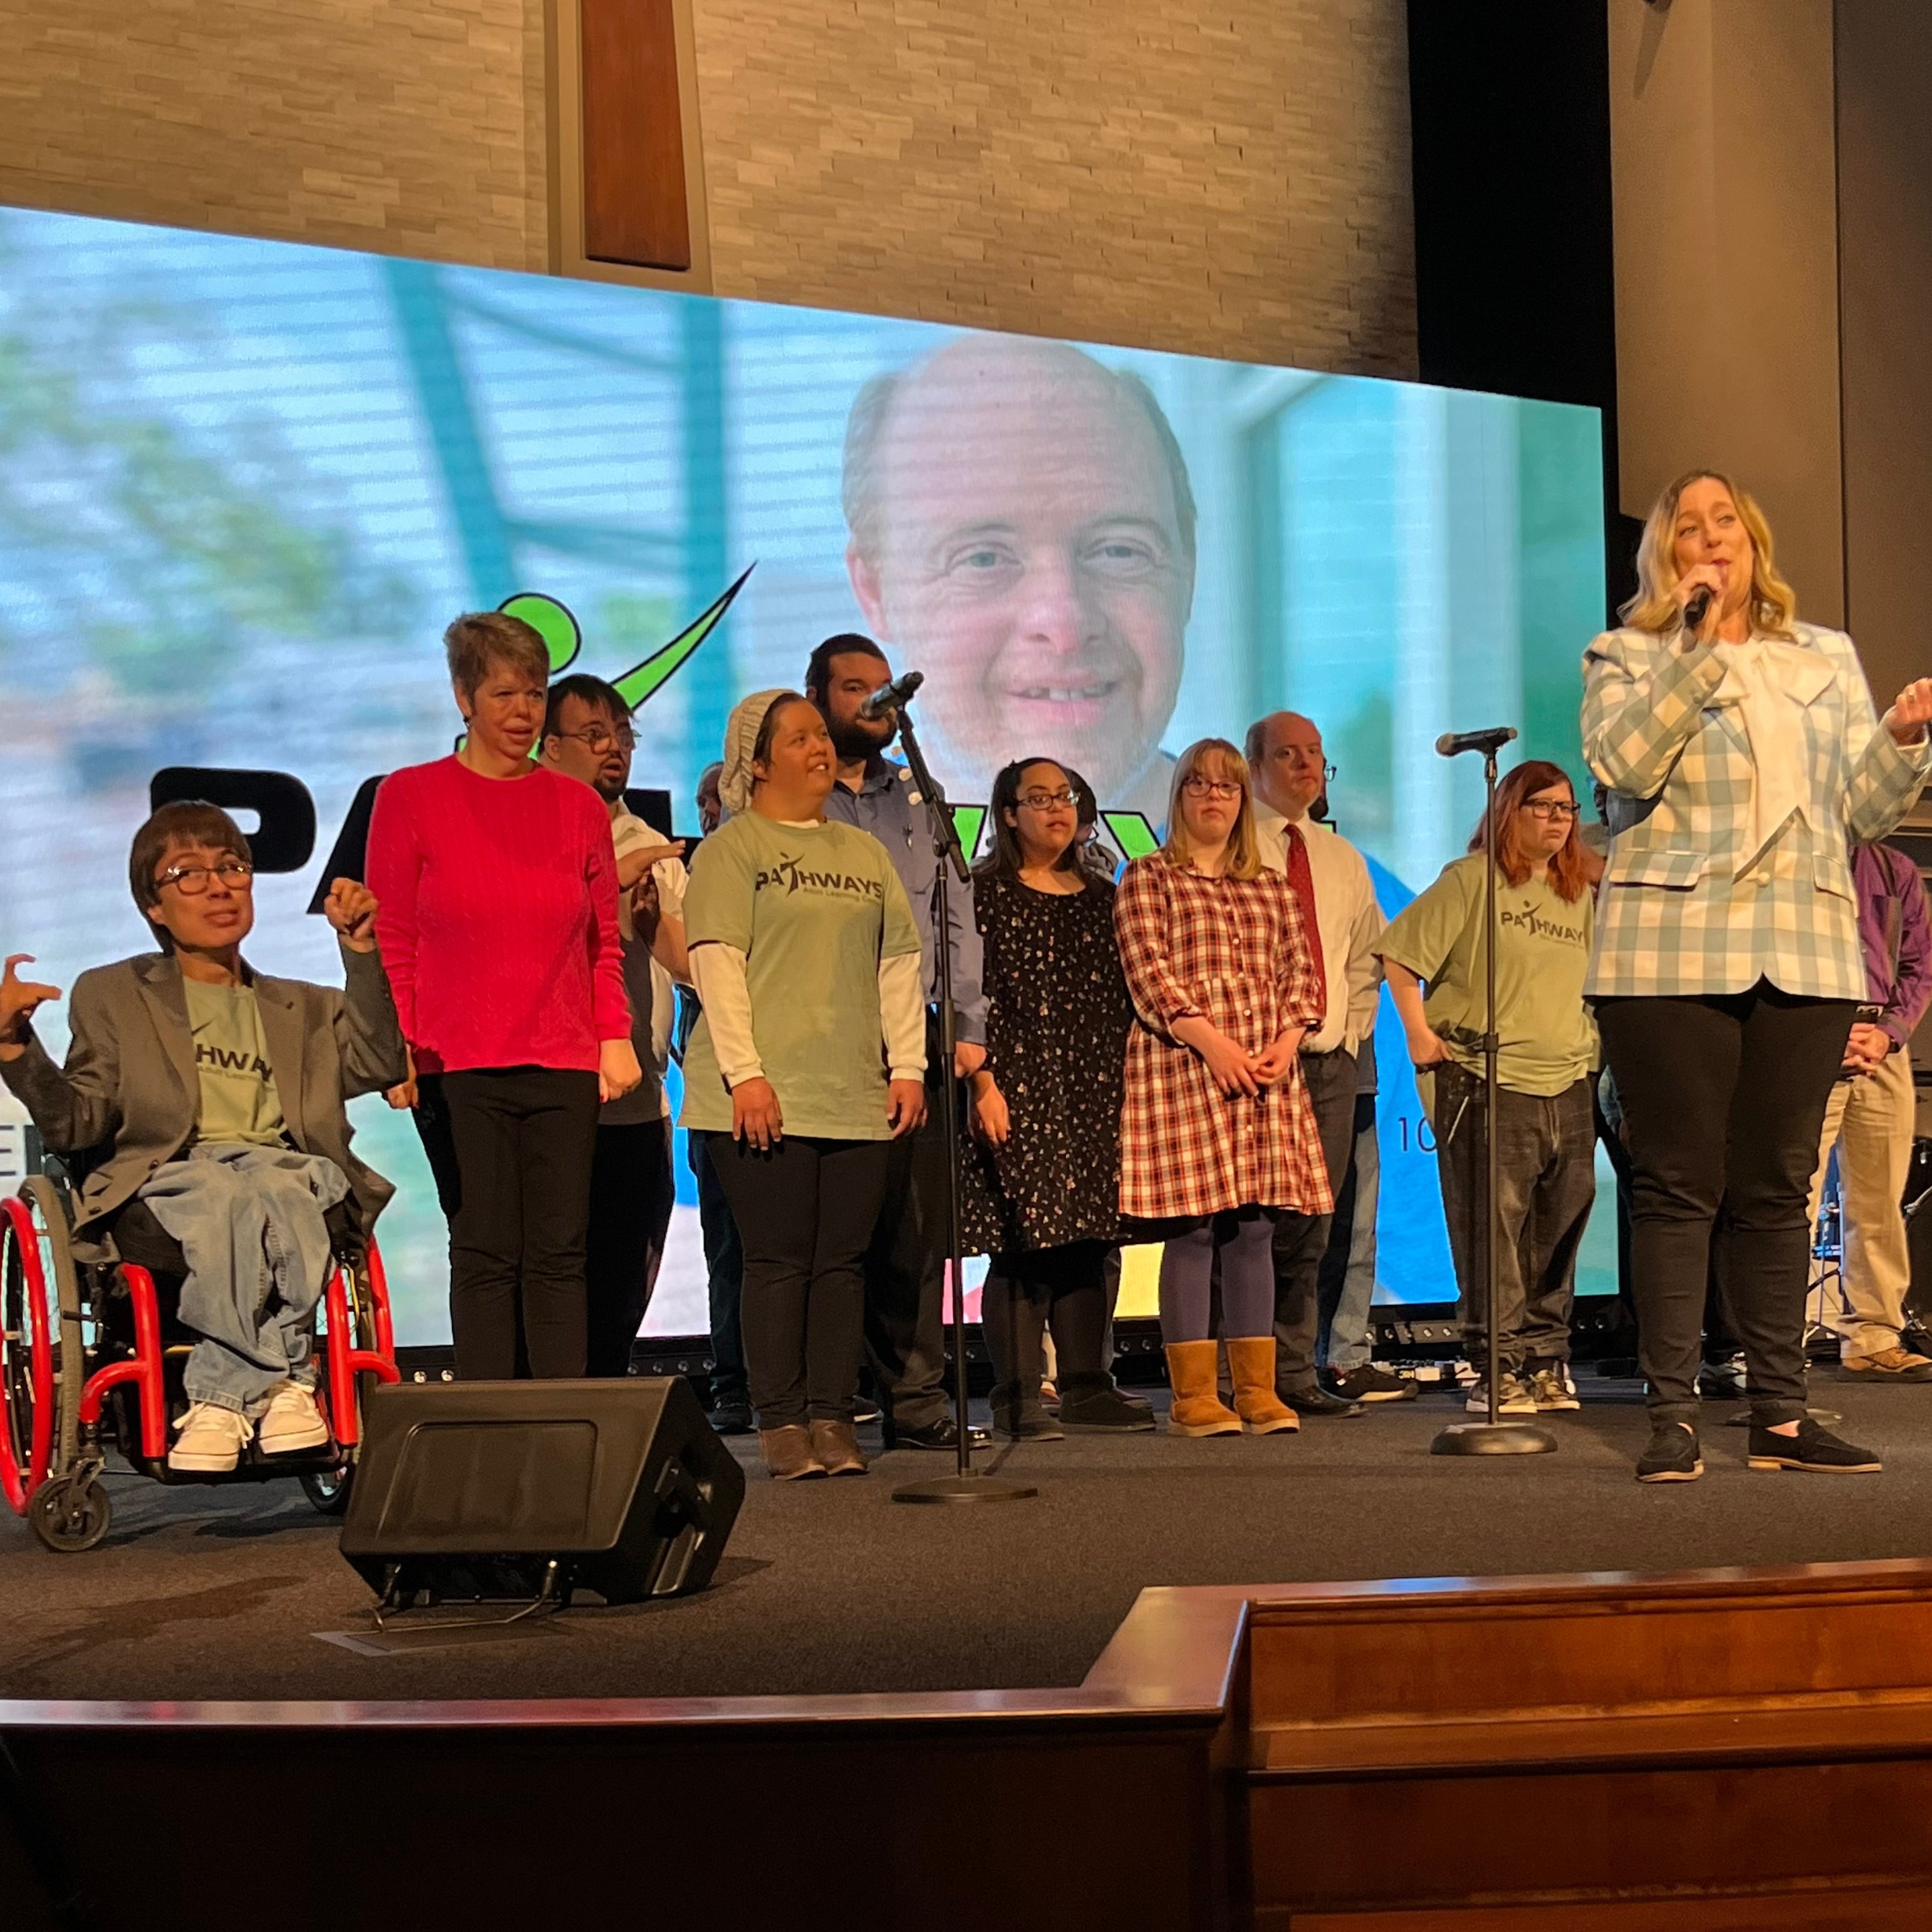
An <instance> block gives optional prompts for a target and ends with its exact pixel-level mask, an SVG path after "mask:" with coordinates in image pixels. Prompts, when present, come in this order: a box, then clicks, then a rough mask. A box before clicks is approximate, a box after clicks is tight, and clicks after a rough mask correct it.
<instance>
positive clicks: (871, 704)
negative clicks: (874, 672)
mask: <svg viewBox="0 0 1932 1932" xmlns="http://www.w3.org/2000/svg"><path fill="white" fill-rule="evenodd" d="M924 682H926V673H925V672H924V671H922V670H908V671H903V672H901V673H900V674H899V676H897V677H895V678H894V679H892V682H891V683H890V684H882V685H880V686H879V688H878V689H877V691H874V692H873V693H872V694H871V697H868V698H867V699H866V700H865V701H864V703H862V704H861V705H860V706H859V716H860V717H861V718H864V719H865V720H866V721H867V722H868V723H870V722H871V721H872V720H873V719H874V718H883V717H886V716H887V715H889V713H891V712H895V711H896V710H897V709H898V708H899V706H901V704H903V703H905V701H906V700H907V699H908V698H909V697H911V695H912V694H913V692H914V691H916V690H917V689H918V688H919V686H920V685H922V684H923V683H924Z"/></svg>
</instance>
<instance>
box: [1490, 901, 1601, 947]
mask: <svg viewBox="0 0 1932 1932" xmlns="http://www.w3.org/2000/svg"><path fill="white" fill-rule="evenodd" d="M1498 919H1499V922H1500V923H1501V924H1502V925H1504V926H1514V927H1515V928H1516V929H1517V931H1519V932H1522V933H1523V934H1525V935H1527V936H1528V937H1529V938H1532V939H1553V940H1554V941H1556V943H1557V944H1559V946H1584V945H1587V944H1589V941H1587V940H1586V939H1585V938H1584V937H1583V928H1582V927H1581V926H1564V925H1562V924H1560V923H1559V922H1558V921H1556V919H1545V918H1544V917H1543V916H1542V915H1541V913H1536V912H1533V911H1532V910H1529V907H1525V908H1524V909H1523V910H1522V911H1521V912H1511V911H1509V910H1508V909H1507V908H1504V909H1503V910H1501V911H1499V914H1498Z"/></svg>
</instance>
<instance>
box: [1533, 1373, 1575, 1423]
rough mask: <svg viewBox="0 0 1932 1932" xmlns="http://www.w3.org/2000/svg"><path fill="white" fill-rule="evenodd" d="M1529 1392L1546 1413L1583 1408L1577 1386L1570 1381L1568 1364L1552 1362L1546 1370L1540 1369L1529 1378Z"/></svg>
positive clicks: (1539, 1407)
mask: <svg viewBox="0 0 1932 1932" xmlns="http://www.w3.org/2000/svg"><path fill="white" fill-rule="evenodd" d="M1529 1392H1530V1394H1531V1395H1532V1397H1535V1402H1536V1406H1537V1407H1538V1409H1541V1410H1543V1411H1544V1412H1548V1411H1550V1410H1552V1409H1581V1408H1582V1407H1583V1403H1581V1402H1580V1401H1579V1400H1577V1385H1576V1384H1575V1383H1574V1382H1572V1381H1571V1379H1570V1365H1569V1364H1568V1363H1567V1362H1553V1363H1551V1364H1550V1366H1549V1367H1547V1368H1541V1369H1538V1370H1537V1372H1536V1373H1535V1375H1533V1376H1531V1377H1530V1379H1529Z"/></svg>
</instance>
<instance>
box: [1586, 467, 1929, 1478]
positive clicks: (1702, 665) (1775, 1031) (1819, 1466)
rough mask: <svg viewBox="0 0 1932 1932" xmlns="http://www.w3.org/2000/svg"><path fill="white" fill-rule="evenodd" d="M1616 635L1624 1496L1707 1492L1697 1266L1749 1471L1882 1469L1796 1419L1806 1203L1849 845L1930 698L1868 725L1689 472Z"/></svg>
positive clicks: (1613, 975) (1844, 915) (1869, 829)
mask: <svg viewBox="0 0 1932 1932" xmlns="http://www.w3.org/2000/svg"><path fill="white" fill-rule="evenodd" d="M1637 571H1638V577H1639V584H1640V587H1639V590H1638V594H1637V596H1636V597H1635V598H1634V599H1633V600H1632V601H1631V603H1630V604H1628V606H1626V607H1625V625H1624V628H1622V629H1621V630H1618V631H1610V632H1609V633H1607V634H1605V635H1604V636H1602V637H1598V639H1597V640H1596V641H1595V643H1592V645H1591V646H1590V648H1589V651H1588V652H1586V654H1585V657H1584V660H1583V664H1584V679H1585V684H1584V696H1583V749H1584V755H1585V757H1586V758H1587V759H1588V760H1589V764H1590V767H1591V769H1592V771H1594V772H1595V774H1596V775H1597V776H1598V778H1600V779H1601V781H1603V784H1604V786H1605V787H1606V788H1607V794H1608V802H1609V823H1610V831H1611V834H1612V840H1611V846H1610V862H1609V865H1608V868H1607V870H1606V872H1605V874H1604V883H1603V886H1602V891H1601V899H1600V902H1599V904H1598V914H1597V942H1596V951H1595V956H1594V958H1593V959H1592V964H1591V968H1590V973H1589V979H1588V980H1587V982H1586V986H1585V992H1586V997H1588V998H1590V999H1591V1000H1592V1001H1593V1002H1594V1003H1595V1008H1596V1015H1597V1024H1598V1029H1599V1031H1601V1035H1602V1037H1603V1043H1604V1054H1605V1056H1606V1058H1607V1060H1608V1061H1609V1064H1610V1070H1611V1072H1612V1073H1613V1075H1614V1076H1615V1078H1616V1084H1617V1091H1618V1093H1619V1095H1620V1096H1621V1097H1622V1102H1623V1106H1624V1109H1625V1117H1626V1119H1627V1121H1628V1131H1629V1143H1630V1153H1631V1167H1632V1171H1633V1176H1632V1201H1631V1242H1632V1254H1631V1276H1632V1287H1633V1291H1634V1296H1635V1299H1636V1303H1637V1320H1638V1327H1639V1332H1640V1353H1641V1359H1642V1361H1643V1373H1644V1376H1645V1378H1646V1382H1648V1384H1649V1403H1650V1415H1651V1421H1652V1439H1651V1442H1650V1445H1649V1448H1647V1449H1646V1451H1645V1452H1644V1454H1643V1457H1642V1459H1641V1460H1640V1462H1639V1463H1638V1465H1637V1478H1638V1480H1639V1481H1642V1482H1656V1483H1662V1482H1688V1481H1692V1480H1694V1478H1697V1477H1698V1476H1700V1475H1702V1474H1703V1460H1702V1457H1701V1456H1700V1452H1699V1447H1698V1441H1697V1369H1698V1364H1699V1359H1700V1350H1699V1340H1700V1334H1701V1331H1702V1326H1703V1309H1704V1295H1705V1286H1706V1276H1707V1271H1708V1270H1709V1267H1710V1266H1711V1265H1712V1264H1713V1263H1715V1268H1716V1271H1717V1277H1718V1284H1719V1287H1720V1290H1721V1293H1722V1295H1723V1296H1724V1301H1725V1304H1726V1307H1727V1313H1728V1314H1729V1316H1730V1320H1731V1323H1732V1325H1733V1328H1735V1329H1736V1331H1737V1334H1738V1338H1739V1341H1740V1342H1741V1343H1742V1345H1743V1348H1744V1352H1745V1361H1746V1364H1747V1367H1748V1370H1749V1377H1750V1379H1749V1384H1748V1393H1749V1395H1750V1398H1751V1441H1750V1461H1751V1467H1752V1468H1753V1469H1801V1470H1806V1471H1812V1472H1867V1471H1873V1470H1876V1469H1878V1468H1879V1466H1880V1464H1879V1458H1878V1457H1877V1456H1876V1454H1874V1453H1873V1451H1870V1450H1867V1449H1863V1448H1858V1446H1857V1445H1855V1444H1852V1443H1848V1442H1841V1440H1840V1439H1838V1437H1837V1436H1834V1435H1832V1433H1830V1432H1829V1430H1826V1429H1824V1428H1823V1427H1820V1425H1819V1424H1818V1423H1817V1422H1816V1421H1814V1420H1812V1419H1811V1418H1810V1417H1809V1416H1808V1415H1807V1413H1806V1410H1805V1352H1804V1346H1803V1344H1804V1328H1805V1287H1806V1282H1807V1277H1808V1268H1809V1262H1810V1227H1809V1224H1808V1218H1807V1214H1806V1203H1807V1196H1808V1190H1809V1187H1810V1184H1811V1174H1812V1170H1813V1169H1814V1166H1816V1164H1817V1157H1818V1139H1819V1135H1820V1130H1821V1128H1822V1127H1823V1120H1824V1115H1825V1105H1826V1100H1827V1098H1828V1097H1829V1094H1830V1091H1831V1087H1832V1082H1833V1081H1834V1080H1835V1079H1836V1078H1837V1077H1838V1069H1839V1067H1840V1064H1841V1062H1842V1061H1843V1058H1844V1054H1845V1047H1846V1040H1847V1038H1848V1037H1849V1034H1850V1031H1851V1027H1852V1021H1853V1019H1854V1018H1855V1016H1856V1014H1857V1011H1858V1002H1859V1001H1861V1000H1862V999H1864V997H1865V975H1864V962H1863V959H1862V956H1861V953H1860V950H1859V945H1858V904H1857V900H1856V898H1855V896H1854V893H1853V889H1852V874H1851V865H1850V859H1849V841H1852V840H1858V841H1868V840H1871V839H1875V838H1883V837H1884V836H1885V834H1886V833H1887V832H1889V831H1890V830H1891V829H1892V827H1893V826H1895V825H1896V824H1897V823H1898V821H1899V820H1900V818H1901V817H1903V816H1904V814H1905V813H1906V811H1907V810H1908V809H1909V808H1910V806H1911V805H1912V802H1913V801H1914V800H1915V799H1916V798H1917V797H1918V793H1919V791H1920V789H1921V787H1922V786H1923V785H1924V782H1925V779H1926V776H1927V772H1928V771H1932V740H1928V739H1927V730H1926V727H1927V721H1929V720H1932V679H1919V680H1918V681H1917V682H1914V683H1912V684H1910V685H1907V686H1906V688H1905V690H1904V691H1902V692H1900V694H1899V696H1898V697H1897V700H1896V701H1895V702H1894V703H1893V705H1892V706H1891V709H1889V710H1888V711H1887V712H1885V715H1883V716H1882V718H1881V717H1880V716H1879V715H1877V712H1876V709H1875V708H1874V706H1873V703H1872V699H1871V694H1870V691H1869V690H1868V689H1867V687H1866V684H1865V679H1864V672H1863V671H1862V670H1861V668H1860V667H1859V664H1858V653H1857V652H1856V651H1855V649H1853V647H1852V640H1851V639H1850V638H1849V637H1846V636H1845V635H1844V634H1843V633H1842V632H1840V631H1831V630H1826V629H1825V628H1823V627H1821V626H1820V625H1814V624H1806V623H1801V622H1799V620H1798V616H1797V599H1796V596H1795V595H1794V594H1793V591H1792V589H1791V586H1790V585H1789V584H1787V583H1786V582H1785V581H1784V579H1783V578H1782V577H1781V576H1779V574H1778V570H1777V568H1776V565H1775V562H1774V561H1773V556H1772V536H1771V529H1770V526H1769V523H1767V522H1766V519H1765V515H1764V512H1763V511H1762V510H1761V509H1760V508H1759V507H1758V505H1757V504H1756V503H1755V502H1754V501H1753V500H1752V499H1751V497H1750V496H1748V494H1747V493H1745V491H1744V490H1741V489H1739V487H1737V486H1736V484H1734V483H1733V482H1732V481H1731V480H1730V478H1728V477H1726V476H1724V475H1721V474H1719V473H1718V472H1715V471H1712V470H1694V471H1693V472H1691V474H1689V475H1687V476H1685V477H1683V478H1680V479H1679V481H1677V482H1676V483H1673V484H1672V485H1671V486H1670V488H1669V489H1668V490H1666V491H1665V492H1664V494H1663V496H1661V497H1660V498H1659V499H1658V502H1657V504H1656V506H1655V508H1653V509H1652V511H1651V513H1650V516H1649V520H1648V521H1647V522H1646V524H1645V526H1644V532H1643V542H1642V545H1641V547H1640V549H1639V551H1638V553H1637Z"/></svg>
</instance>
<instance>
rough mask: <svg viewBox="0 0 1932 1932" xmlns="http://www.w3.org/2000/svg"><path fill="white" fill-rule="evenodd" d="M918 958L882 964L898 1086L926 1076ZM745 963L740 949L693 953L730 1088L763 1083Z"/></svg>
mask: <svg viewBox="0 0 1932 1932" xmlns="http://www.w3.org/2000/svg"><path fill="white" fill-rule="evenodd" d="M745 966H746V962H745V954H744V953H743V952H742V950H741V949H740V948H739V947H736V946H726V945H724V944H721V942H720V941H717V940H707V941H704V942H703V944H700V945H697V946H694V947H692V948H691V980H692V983H693V984H694V985H695V986H696V987H697V998H698V1001H699V1003H700V1004H701V1005H702V1006H703V1008H704V1019H705V1024H706V1025H707V1026H708V1027H709V1028H710V1031H711V1048H712V1052H714V1053H715V1055H717V1057H718V1072H719V1073H721V1074H722V1075H723V1076H724V1084H725V1085H726V1086H727V1087H741V1086H742V1085H744V1083H745V1082H746V1081H747V1080H761V1079H763V1078H764V1077H765V1067H764V1062H763V1061H762V1060H761V1059H760V1058H759V1055H758V1046H757V1039H756V1038H755V1037H754V1034H753V1031H752V1027H751V983H750V981H749V980H748V977H747V976H746V971H745ZM879 1018H880V1031H881V1032H882V1033H883V1035H884V1037H885V1047H886V1064H887V1065H888V1066H889V1067H890V1068H891V1070H892V1079H895V1080H919V1079H924V1078H925V1075H926V996H925V989H924V988H923V986H922V985H921V984H920V978H919V955H918V954H917V953H901V954H900V955H899V956H898V958H896V959H882V960H880V962H879Z"/></svg>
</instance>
